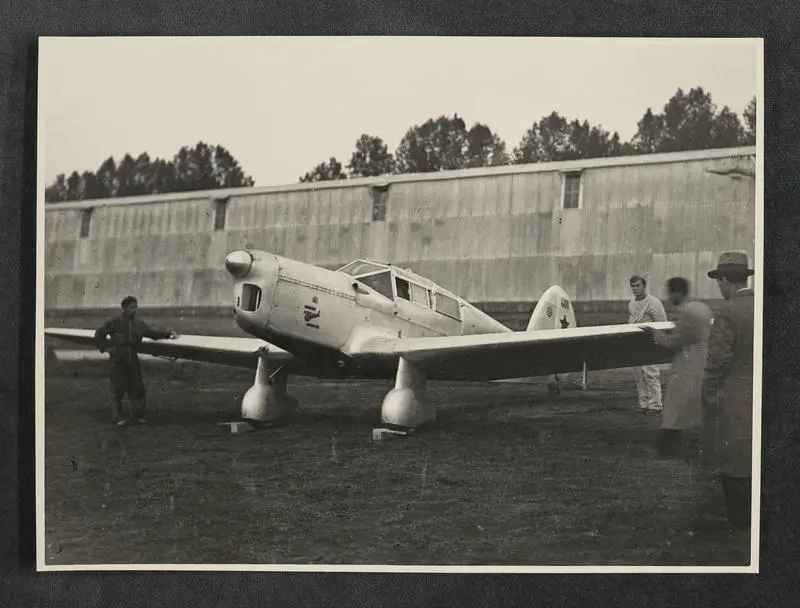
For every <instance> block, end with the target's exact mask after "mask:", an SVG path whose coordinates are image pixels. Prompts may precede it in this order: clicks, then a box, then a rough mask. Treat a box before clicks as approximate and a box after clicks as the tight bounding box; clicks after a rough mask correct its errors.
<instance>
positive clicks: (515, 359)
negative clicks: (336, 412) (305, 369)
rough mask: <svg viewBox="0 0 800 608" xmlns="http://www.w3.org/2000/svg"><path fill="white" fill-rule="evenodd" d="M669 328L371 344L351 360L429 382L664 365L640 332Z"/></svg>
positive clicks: (661, 353) (661, 351)
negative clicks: (388, 365)
mask: <svg viewBox="0 0 800 608" xmlns="http://www.w3.org/2000/svg"><path fill="white" fill-rule="evenodd" d="M644 325H648V326H650V327H653V328H655V329H661V330H670V329H674V327H675V326H674V324H673V323H670V322H664V323H646V324H641V325H607V326H599V327H578V328H570V329H553V330H537V331H520V332H511V333H498V334H481V335H468V336H446V337H431V338H379V337H376V338H372V339H370V340H368V341H366V342H365V343H364V344H363V345H362V346H361V347H360V348H359V349H358V351H357V352H353V353H351V356H353V357H354V358H356V359H364V360H370V359H373V360H374V359H379V360H380V359H397V358H398V357H403V358H404V359H406V360H407V361H408V362H409V363H411V364H412V365H414V366H416V367H418V368H419V369H420V370H422V371H424V372H425V374H426V376H427V377H428V378H429V379H431V380H502V379H511V378H525V377H531V376H544V375H549V374H558V373H568V372H577V371H581V370H582V369H583V365H584V363H586V366H587V369H589V370H600V369H613V368H620V367H634V366H639V365H656V364H663V363H669V362H670V361H671V360H672V357H673V353H672V351H670V350H668V349H666V348H664V347H661V346H658V345H656V344H653V343H652V341H651V340H650V337H649V336H648V335H647V333H646V332H645V331H643V330H642V329H641V327H642V326H644Z"/></svg>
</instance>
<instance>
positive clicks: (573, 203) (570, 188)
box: [562, 173, 581, 209]
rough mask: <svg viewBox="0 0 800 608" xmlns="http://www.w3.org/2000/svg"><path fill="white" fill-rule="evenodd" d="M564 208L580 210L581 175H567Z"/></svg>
mask: <svg viewBox="0 0 800 608" xmlns="http://www.w3.org/2000/svg"><path fill="white" fill-rule="evenodd" d="M563 192H564V194H563V197H562V198H563V200H562V203H563V204H562V207H563V208H564V209H578V208H579V207H580V206H581V174H580V173H565V174H564V189H563Z"/></svg>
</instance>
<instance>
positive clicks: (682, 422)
mask: <svg viewBox="0 0 800 608" xmlns="http://www.w3.org/2000/svg"><path fill="white" fill-rule="evenodd" d="M667 297H668V300H669V302H670V304H671V305H672V306H674V307H675V313H676V316H675V330H674V331H671V332H666V331H656V330H654V329H653V328H651V327H645V328H644V329H645V330H646V331H647V332H648V333H649V334H650V336H651V338H652V340H653V342H655V343H656V344H659V345H661V346H664V347H666V348H669V349H670V350H672V351H674V353H675V354H674V357H673V360H672V371H671V374H670V379H669V385H668V386H667V393H666V396H665V399H664V409H663V415H662V422H661V436H660V439H659V452H660V454H661V455H662V456H666V457H669V456H681V457H683V458H685V459H687V460H689V461H690V462H691V463H695V462H696V461H697V456H698V455H699V446H698V442H699V437H700V429H701V428H702V425H703V414H702V398H701V392H702V387H703V377H704V371H703V369H704V366H705V362H706V354H707V352H708V337H709V334H710V332H711V309H710V308H709V307H708V306H707V305H706V304H704V303H703V302H700V301H697V300H693V299H692V298H690V297H689V281H687V280H686V279H684V278H682V277H673V278H671V279H669V280H668V281H667Z"/></svg>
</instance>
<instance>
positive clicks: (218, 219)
mask: <svg viewBox="0 0 800 608" xmlns="http://www.w3.org/2000/svg"><path fill="white" fill-rule="evenodd" d="M227 210H228V199H227V198H215V199H214V230H225V216H226V215H227Z"/></svg>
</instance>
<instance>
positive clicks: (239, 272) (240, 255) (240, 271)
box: [225, 250, 253, 279]
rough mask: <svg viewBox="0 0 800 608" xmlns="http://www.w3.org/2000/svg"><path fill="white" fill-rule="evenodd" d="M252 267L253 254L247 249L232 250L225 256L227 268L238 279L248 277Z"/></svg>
mask: <svg viewBox="0 0 800 608" xmlns="http://www.w3.org/2000/svg"><path fill="white" fill-rule="evenodd" d="M252 268H253V256H252V255H251V254H250V253H249V252H247V251H241V250H239V251H232V252H231V253H229V254H228V257H226V258H225V270H227V271H228V273H229V274H230V275H231V276H233V277H235V278H237V279H241V278H244V277H246V276H247V274H248V273H249V272H250V270H251V269H252Z"/></svg>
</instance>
